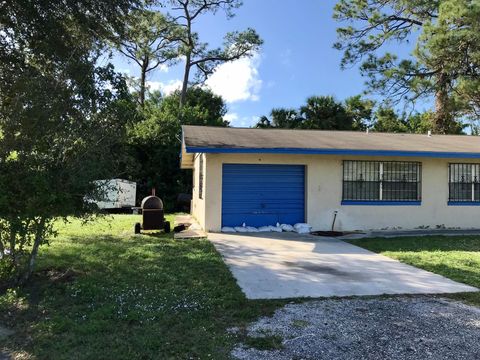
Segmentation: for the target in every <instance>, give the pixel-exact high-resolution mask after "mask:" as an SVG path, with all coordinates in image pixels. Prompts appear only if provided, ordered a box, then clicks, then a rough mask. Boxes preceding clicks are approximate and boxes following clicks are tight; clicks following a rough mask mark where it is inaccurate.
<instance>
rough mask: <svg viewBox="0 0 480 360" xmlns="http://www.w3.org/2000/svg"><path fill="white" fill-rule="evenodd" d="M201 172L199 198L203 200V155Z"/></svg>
mask: <svg viewBox="0 0 480 360" xmlns="http://www.w3.org/2000/svg"><path fill="white" fill-rule="evenodd" d="M199 167H200V172H199V174H198V197H199V199H203V154H200V165H199Z"/></svg>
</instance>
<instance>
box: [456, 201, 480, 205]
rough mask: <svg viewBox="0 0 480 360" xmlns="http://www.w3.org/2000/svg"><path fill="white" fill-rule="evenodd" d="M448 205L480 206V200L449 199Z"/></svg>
mask: <svg viewBox="0 0 480 360" xmlns="http://www.w3.org/2000/svg"><path fill="white" fill-rule="evenodd" d="M448 206H480V201H449V202H448Z"/></svg>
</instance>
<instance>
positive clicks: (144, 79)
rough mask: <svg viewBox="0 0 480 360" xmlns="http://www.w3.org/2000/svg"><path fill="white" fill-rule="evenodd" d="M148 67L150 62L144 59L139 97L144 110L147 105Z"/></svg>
mask: <svg viewBox="0 0 480 360" xmlns="http://www.w3.org/2000/svg"><path fill="white" fill-rule="evenodd" d="M147 66H148V61H147V60H145V59H144V61H143V62H142V67H141V69H140V71H141V73H140V94H139V96H138V100H139V103H140V106H141V107H142V108H143V107H144V105H145V92H146V91H147V90H146V82H147Z"/></svg>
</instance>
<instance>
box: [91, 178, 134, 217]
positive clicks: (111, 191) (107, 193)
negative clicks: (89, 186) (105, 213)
mask: <svg viewBox="0 0 480 360" xmlns="http://www.w3.org/2000/svg"><path fill="white" fill-rule="evenodd" d="M95 183H96V184H98V185H99V186H100V188H101V189H102V191H103V192H104V197H103V199H102V200H101V201H96V204H97V206H98V207H99V208H100V209H104V210H116V209H117V210H118V209H127V208H128V209H129V208H132V207H134V206H135V205H136V195H137V184H136V183H135V182H133V181H128V180H124V179H111V180H97V181H95Z"/></svg>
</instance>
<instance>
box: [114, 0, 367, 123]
mask: <svg viewBox="0 0 480 360" xmlns="http://www.w3.org/2000/svg"><path fill="white" fill-rule="evenodd" d="M335 2H336V1H334V0H244V5H243V6H242V7H241V8H240V9H238V10H237V12H236V16H235V17H234V18H233V19H230V20H227V19H226V17H225V16H224V14H223V13H221V12H219V13H217V14H216V15H215V16H213V15H208V16H205V17H203V18H202V19H200V20H199V21H198V22H197V23H196V25H195V26H196V31H198V32H199V34H200V37H201V39H202V40H203V41H206V42H208V43H209V44H210V45H211V46H220V45H221V43H222V37H223V35H224V34H225V33H226V32H228V31H232V30H243V29H246V28H247V27H252V28H254V29H255V30H257V32H258V33H259V34H260V36H261V37H262V38H263V40H264V42H265V43H264V45H263V47H262V49H261V52H260V53H259V54H258V55H257V56H255V57H254V58H252V59H244V60H239V61H237V62H235V63H231V64H228V65H223V66H221V67H220V68H218V69H217V73H216V74H214V75H213V76H212V78H211V79H210V80H209V81H208V83H207V85H209V86H210V87H211V88H212V90H213V91H214V92H216V93H218V94H219V95H222V96H223V97H224V98H225V100H226V101H227V105H228V115H227V119H229V120H230V121H231V125H233V126H242V127H248V126H252V125H254V124H255V123H256V121H257V120H258V118H259V117H260V116H261V115H268V114H269V113H270V111H271V109H272V108H275V107H298V106H300V105H302V104H303V102H304V101H305V99H306V98H307V97H308V96H311V95H333V96H335V97H336V98H337V99H339V100H343V99H345V98H346V97H349V96H352V95H357V94H360V93H361V92H362V91H363V90H364V79H362V77H361V76H360V74H359V72H358V69H357V68H352V69H348V70H343V71H342V70H341V69H340V59H341V55H342V54H341V52H339V51H337V50H335V49H333V47H332V46H333V43H334V42H335V40H336V28H337V26H338V23H336V22H335V21H334V20H333V19H332V13H333V7H334V5H335ZM114 63H115V65H116V67H117V69H118V70H120V71H125V72H127V73H129V74H130V75H133V76H136V75H138V71H137V69H136V68H135V66H134V65H133V64H128V63H127V62H126V61H125V59H124V58H121V57H120V56H116V57H115V59H114ZM181 78H182V67H181V66H175V67H171V68H168V69H161V70H158V71H156V72H155V73H154V74H152V75H151V76H150V78H149V84H150V86H151V88H152V89H161V90H163V91H164V92H167V93H168V92H170V91H172V90H173V89H175V88H176V87H177V86H179V84H180V79H181Z"/></svg>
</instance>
